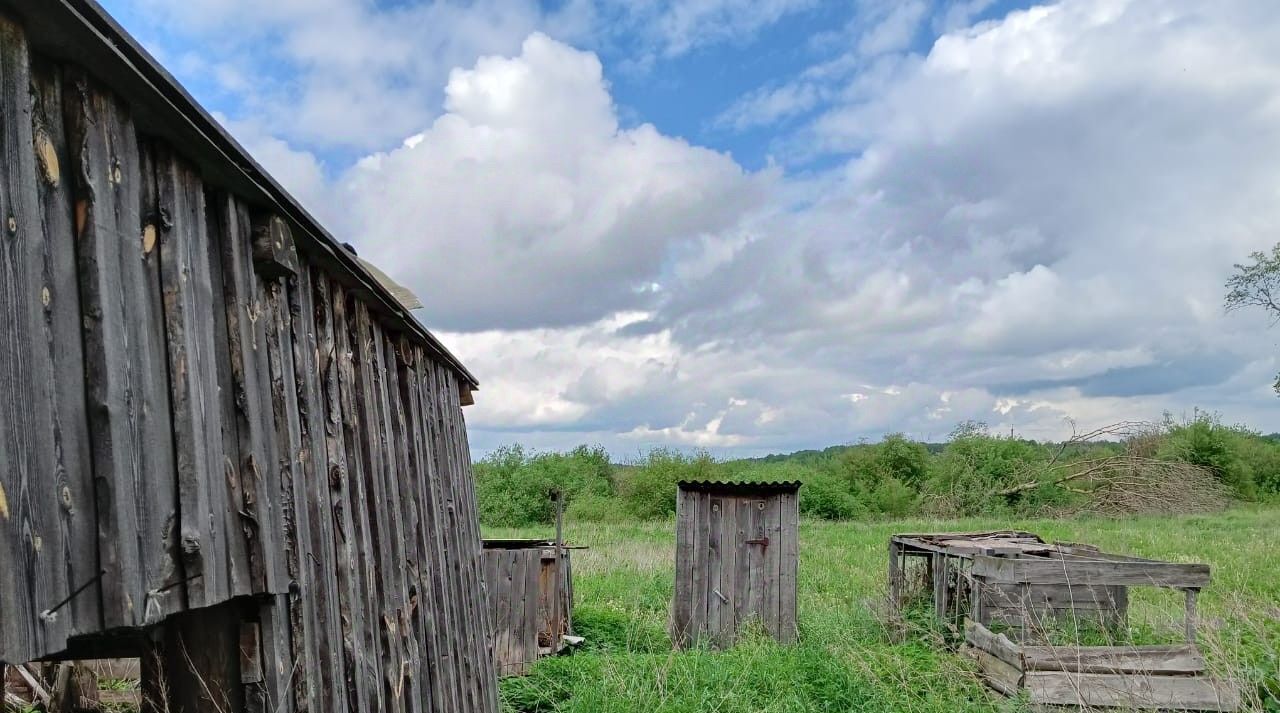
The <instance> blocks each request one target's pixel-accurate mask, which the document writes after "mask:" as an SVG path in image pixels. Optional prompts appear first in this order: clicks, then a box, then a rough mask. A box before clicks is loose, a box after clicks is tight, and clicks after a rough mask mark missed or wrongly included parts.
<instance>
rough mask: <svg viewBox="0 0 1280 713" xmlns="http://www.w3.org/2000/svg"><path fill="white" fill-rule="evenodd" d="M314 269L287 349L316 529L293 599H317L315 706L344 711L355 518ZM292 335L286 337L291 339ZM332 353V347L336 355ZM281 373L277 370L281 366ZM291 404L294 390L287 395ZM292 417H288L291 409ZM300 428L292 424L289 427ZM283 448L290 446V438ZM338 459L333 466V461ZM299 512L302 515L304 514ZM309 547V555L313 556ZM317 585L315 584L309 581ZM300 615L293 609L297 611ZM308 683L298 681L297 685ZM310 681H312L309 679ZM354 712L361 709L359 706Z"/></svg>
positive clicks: (303, 553)
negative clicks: (332, 436) (335, 454)
mask: <svg viewBox="0 0 1280 713" xmlns="http://www.w3.org/2000/svg"><path fill="white" fill-rule="evenodd" d="M312 270H313V268H311V267H310V266H309V265H306V264H301V265H299V267H298V272H297V277H296V279H295V280H294V281H292V282H290V283H288V284H287V285H286V287H287V291H288V310H289V315H288V322H289V343H290V345H291V347H292V350H293V352H292V354H291V355H285V354H282V355H281V359H282V363H281V365H280V368H281V369H282V372H281V373H282V375H284V376H286V378H284V379H282V381H284V382H286V383H287V382H288V379H287V371H284V370H287V369H288V368H289V366H290V365H289V364H287V363H285V362H287V361H288V360H289V359H290V357H291V358H292V368H293V381H294V387H295V392H294V398H295V406H296V408H297V411H298V427H299V434H298V437H299V441H298V451H297V460H298V462H299V464H300V465H301V471H302V476H301V481H300V482H299V481H295V482H294V489H293V492H294V498H293V503H294V508H295V512H297V511H299V510H301V509H305V510H306V518H307V524H308V527H307V529H306V530H305V531H304V530H302V529H299V531H298V532H299V537H300V538H301V537H303V536H304V535H305V536H306V537H307V539H308V542H307V543H306V544H305V545H304V544H302V543H299V545H298V552H299V555H298V566H299V570H300V574H301V575H302V579H301V586H302V587H303V588H304V589H303V591H299V592H296V593H295V592H291V593H290V596H291V598H292V599H291V601H293V600H297V599H301V598H306V599H308V600H310V601H312V602H313V603H314V607H315V611H314V616H315V619H314V620H312V619H310V618H308V619H307V620H306V621H307V623H308V624H311V623H314V625H315V627H316V632H315V634H314V635H311V634H307V635H306V636H310V637H311V638H313V639H315V641H316V651H317V656H318V657H319V658H320V661H321V666H322V671H323V672H322V674H321V678H320V681H319V683H318V686H317V688H318V689H319V691H318V693H319V696H320V702H319V707H318V708H313V709H312V710H313V711H330V710H340V709H342V708H344V707H346V705H347V695H348V693H352V694H353V695H354V693H355V691H356V689H355V686H354V685H353V684H352V683H351V681H350V680H349V679H348V675H349V674H348V671H349V667H348V665H347V663H346V662H347V661H348V660H349V658H346V657H350V656H354V651H352V650H350V649H349V648H348V647H347V646H346V644H345V642H347V641H350V638H351V634H350V631H349V629H350V625H351V621H350V617H349V616H347V617H344V615H343V614H344V612H346V611H347V609H346V607H345V605H344V603H343V598H342V595H343V594H344V593H345V592H346V591H347V590H346V589H344V588H343V585H344V584H345V583H346V580H345V579H340V577H339V573H340V572H346V571H347V569H348V568H349V566H350V559H349V553H348V552H347V551H346V549H345V543H344V545H343V547H339V545H338V544H337V540H338V534H336V533H335V529H337V531H338V533H341V532H350V529H349V528H348V529H346V530H342V529H341V527H342V526H343V523H344V522H345V521H346V518H347V517H348V514H347V511H346V509H345V506H344V505H343V498H344V495H343V492H344V490H345V488H344V485H343V479H344V477H345V476H344V474H343V472H342V468H341V464H340V463H332V464H331V462H330V461H329V459H328V452H330V451H335V450H337V451H340V450H341V449H340V448H338V447H337V446H330V445H329V444H328V436H327V434H326V425H327V424H328V419H327V416H328V411H327V410H326V405H325V400H324V385H325V384H326V383H327V381H326V380H325V379H324V378H323V374H324V373H326V372H327V370H325V371H324V372H322V369H321V366H320V364H321V362H322V361H324V362H325V363H326V364H327V363H328V361H327V358H326V359H324V360H322V359H321V357H320V342H319V340H318V339H317V333H318V330H317V326H316V325H317V319H320V320H321V321H322V322H323V320H324V316H325V315H326V314H327V313H326V312H325V311H324V310H323V309H321V310H320V311H319V312H318V311H317V307H318V306H319V305H318V304H317V302H316V299H315V288H314V285H313V283H312V274H313V273H312ZM283 340H284V337H283V335H282V336H281V343H282V344H283ZM329 353H330V352H326V354H329ZM273 372H274V369H273ZM283 396H284V398H285V405H286V407H287V404H288V394H284V395H283ZM286 419H288V415H287V414H286ZM289 427H290V428H292V424H290V426H289ZM280 448H281V449H284V448H285V446H284V445H283V444H282V445H281V446H280ZM331 465H332V470H330V467H331ZM298 517H301V516H300V515H299V516H298ZM308 553H309V554H308ZM308 585H309V586H308ZM290 612H291V614H292V608H291V610H290ZM300 685H301V684H295V688H298V687H300ZM308 685H310V684H308ZM352 710H354V709H352Z"/></svg>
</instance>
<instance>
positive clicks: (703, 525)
mask: <svg viewBox="0 0 1280 713" xmlns="http://www.w3.org/2000/svg"><path fill="white" fill-rule="evenodd" d="M696 498H697V499H696V505H695V507H696V508H697V510H696V512H697V514H696V515H695V516H694V529H693V532H694V546H693V575H692V581H693V611H692V616H691V617H690V619H689V636H690V638H691V640H693V641H696V640H698V639H702V638H703V637H705V636H706V635H707V599H708V597H711V596H714V595H712V594H711V589H710V582H709V581H708V574H707V573H708V571H709V568H708V566H707V561H708V560H709V559H710V558H709V553H710V551H711V550H710V547H709V545H708V535H709V532H708V529H707V524H708V522H709V521H710V514H711V498H710V497H709V496H708V495H707V493H702V492H699V493H697V494H696Z"/></svg>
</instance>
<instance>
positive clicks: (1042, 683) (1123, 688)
mask: <svg viewBox="0 0 1280 713" xmlns="http://www.w3.org/2000/svg"><path fill="white" fill-rule="evenodd" d="M1025 685H1026V688H1027V691H1028V693H1029V694H1030V698H1031V702H1032V703H1036V704H1047V705H1066V706H1105V707H1117V708H1154V709H1174V710H1205V711H1233V710H1236V709H1237V708H1239V707H1240V695H1239V692H1238V691H1237V690H1236V689H1235V688H1234V687H1233V686H1230V685H1227V684H1225V683H1223V682H1220V681H1217V680H1215V679H1212V678H1202V677H1186V676H1147V675H1141V674H1110V673H1068V672H1064V671H1054V672H1050V671H1028V672H1027V673H1026V674H1025Z"/></svg>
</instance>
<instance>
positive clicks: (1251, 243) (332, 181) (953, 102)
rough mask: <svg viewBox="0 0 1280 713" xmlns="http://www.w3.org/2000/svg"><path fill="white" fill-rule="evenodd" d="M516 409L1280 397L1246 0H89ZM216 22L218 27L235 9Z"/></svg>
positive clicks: (1274, 235) (1273, 159) (1265, 130)
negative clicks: (1225, 302)
mask: <svg viewBox="0 0 1280 713" xmlns="http://www.w3.org/2000/svg"><path fill="white" fill-rule="evenodd" d="M107 5H108V8H109V9H110V10H111V11H112V12H113V13H115V14H116V15H117V16H118V17H119V19H120V20H121V21H122V23H123V24H124V25H125V27H126V28H127V29H129V30H130V31H132V32H134V33H135V34H136V35H138V36H139V38H140V39H141V40H142V41H143V43H144V44H146V45H147V46H148V47H149V48H150V49H151V50H152V51H153V52H154V53H155V54H156V55H157V56H158V57H159V58H160V59H161V61H162V62H165V63H166V64H167V65H168V66H170V67H171V68H172V69H173V70H174V71H175V74H177V76H178V77H179V78H180V79H181V80H182V81H184V83H186V84H188V85H189V87H190V88H191V89H192V90H193V92H194V93H195V94H196V96H197V98H199V99H200V100H201V101H202V102H203V103H205V104H206V106H208V107H209V108H210V109H212V110H214V111H215V112H217V113H218V114H219V115H220V116H221V117H223V118H224V119H225V121H226V123H227V124H228V125H229V126H230V127H231V129H232V131H233V133H235V134H236V135H237V136H238V137H239V138H240V139H241V140H242V141H243V142H244V143H245V144H246V146H247V147H248V148H249V149H250V151H251V152H253V153H254V155H255V156H257V157H258V158H259V159H260V160H261V161H262V162H263V164H264V165H265V166H266V167H267V168H268V170H270V171H272V172H273V173H274V174H275V175H276V176H277V178H279V179H280V180H281V181H282V182H283V183H284V184H285V185H286V187H288V188H289V189H290V190H291V191H293V192H294V193H295V195H297V196H298V197H299V198H300V199H301V200H302V202H303V203H304V204H305V205H307V206H308V207H309V208H310V209H311V210H312V211H313V212H315V213H316V214H317V215H318V216H319V217H320V218H321V220H322V221H323V222H325V223H326V224H327V225H328V226H329V227H330V228H331V230H332V231H333V232H334V233H335V234H336V235H339V236H341V237H342V239H344V240H349V241H350V242H352V243H353V244H355V245H356V246H357V248H358V249H359V250H360V253H361V255H362V256H365V257H368V258H370V259H371V260H373V261H374V262H375V263H377V264H379V265H380V266H381V267H382V268H383V269H384V270H386V271H387V272H388V273H389V274H391V275H392V276H393V277H395V278H396V279H397V280H399V281H401V282H403V283H404V284H406V285H408V286H410V287H412V288H413V289H414V290H415V291H416V292H417V293H418V295H419V296H420V297H421V298H422V300H423V302H424V303H426V308H425V309H424V310H423V311H421V312H420V313H419V315H420V317H421V318H422V320H423V321H424V323H425V324H427V326H428V327H430V328H432V329H433V330H434V331H436V332H437V334H439V335H440V336H441V337H442V339H443V340H444V341H445V342H446V344H448V345H449V346H450V348H451V349H452V350H453V351H454V352H455V353H457V354H458V355H459V356H460V357H461V358H462V359H463V360H464V361H465V362H466V363H467V364H468V365H469V366H470V368H471V369H472V371H474V372H475V373H476V374H477V376H478V377H479V378H480V380H481V382H482V391H481V392H480V393H479V394H478V395H477V404H476V405H475V406H474V407H471V408H469V409H468V412H467V416H468V419H469V427H470V432H471V439H472V446H473V448H474V449H476V450H477V451H480V452H483V451H485V450H488V449H490V448H492V447H494V446H497V445H499V444H502V443H507V442H513V441H519V442H522V443H526V444H529V445H533V446H535V447H542V448H560V447H569V446H572V445H575V444H577V443H581V442H593V443H602V444H604V445H605V446H606V447H608V448H609V449H610V450H611V451H613V453H614V454H615V455H617V456H626V455H628V454H633V453H635V452H636V451H637V450H639V449H644V448H647V447H650V446H654V445H671V446H679V447H705V448H708V449H712V450H713V451H715V452H719V453H725V454H730V453H733V454H739V453H740V454H759V453H766V452H778V451H786V450H794V449H798V448H806V447H822V446H826V445H830V444H834V443H842V442H850V441H856V440H858V439H861V438H872V439H875V438H878V437H879V436H880V435H881V434H884V433H886V432H895V431H902V432H906V433H907V434H909V435H911V436H913V437H916V438H922V439H930V440H941V439H943V438H945V436H946V434H947V433H948V432H949V431H950V430H951V428H952V427H953V426H954V425H955V424H956V423H957V422H959V421H963V420H970V419H973V420H981V421H985V422H988V423H989V424H991V426H992V427H993V428H994V429H998V430H1000V431H1008V430H1009V429H1013V430H1014V431H1016V432H1018V433H1020V434H1023V435H1026V436H1028V437H1033V438H1054V437H1061V436H1062V435H1064V434H1065V433H1066V432H1068V431H1069V429H1070V426H1069V425H1068V423H1067V421H1066V419H1068V418H1072V419H1075V420H1076V421H1078V422H1079V423H1081V424H1082V425H1085V426H1096V425H1101V424H1103V423H1109V422H1113V421H1119V420H1124V419H1144V418H1148V419H1149V418H1155V417H1158V416H1159V415H1160V413H1161V412H1162V411H1165V410H1169V411H1172V412H1174V413H1175V414H1177V413H1184V412H1188V411H1190V410H1191V409H1192V408H1193V407H1199V408H1202V409H1209V410H1215V411H1220V412H1222V413H1223V414H1224V415H1225V416H1226V417H1227V418H1228V419H1229V420H1239V421H1244V422H1247V423H1249V424H1250V425H1252V426H1254V427H1257V428H1261V429H1264V430H1280V415H1278V414H1280V410H1278V409H1276V402H1275V395H1274V393H1273V392H1272V391H1271V389H1270V384H1271V383H1272V379H1273V375H1274V373H1275V372H1276V371H1277V370H1280V366H1278V362H1280V359H1277V349H1276V335H1277V333H1276V332H1268V330H1267V326H1268V322H1267V320H1266V318H1265V317H1264V316H1263V315H1261V314H1247V313H1238V314H1224V312H1223V309H1222V296H1223V287H1222V285H1223V282H1224V281H1225V280H1226V278H1227V277H1228V276H1229V274H1230V272H1231V269H1232V264H1233V263H1234V262H1238V261H1240V260H1243V259H1244V258H1245V256H1246V255H1247V254H1248V253H1249V252H1250V251H1253V250H1261V249H1265V248H1268V247H1269V246H1270V245H1272V244H1274V243H1275V242H1276V241H1277V240H1280V16H1278V15H1277V13H1275V12H1274V8H1273V7H1272V3H1271V2H1270V0H1223V1H1222V2H1216V3H1212V4H1208V3H1202V2H1199V1H1198V0H1060V1H1059V2H1056V3H1051V4H1043V5H1033V6H1027V4H1026V3H1021V4H1018V5H1016V6H1014V5H1011V4H1010V3H1007V2H993V1H992V0H956V1H954V2H942V1H940V0H937V1H931V0H906V1H903V2H899V1H896V0H858V1H857V2H853V3H848V4H845V3H841V4H839V5H838V6H837V5H836V4H834V3H822V2H816V1H815V0H766V1H764V2H758V1H752V2H747V1H746V0H690V1H688V2H668V1H667V0H649V1H646V2H642V3H632V2H624V1H623V0H600V1H599V2H587V1H586V0H565V1H564V2H556V3H547V2H542V3H539V2H533V1H532V0H530V1H528V2H516V1H514V0H513V1H511V2H501V1H499V0H479V1H478V2H474V3H470V4H466V5H461V4H458V3H453V2H443V1H418V0H402V1H398V2H386V3H378V2H372V1H371V0H283V1H282V2H277V3H261V2H250V1H249V0H185V1H184V2H178V1H177V0H113V2H108V3H107ZM246 28H247V29H246Z"/></svg>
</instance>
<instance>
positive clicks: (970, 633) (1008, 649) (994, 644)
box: [964, 620, 1025, 669]
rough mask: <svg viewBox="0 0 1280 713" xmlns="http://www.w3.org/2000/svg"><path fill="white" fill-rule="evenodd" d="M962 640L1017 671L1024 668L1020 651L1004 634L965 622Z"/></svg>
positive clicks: (977, 623) (975, 623)
mask: <svg viewBox="0 0 1280 713" xmlns="http://www.w3.org/2000/svg"><path fill="white" fill-rule="evenodd" d="M964 638H965V642H966V643H968V644H969V645H970V646H972V647H973V648H975V649H978V650H980V651H985V652H986V653H988V654H991V655H992V656H995V657H996V658H998V659H1000V660H1001V661H1004V662H1005V663H1007V664H1009V665H1010V666H1014V667H1016V668H1018V669H1023V668H1025V664H1024V663H1023V660H1022V649H1020V648H1019V647H1018V646H1017V645H1016V644H1014V643H1013V642H1012V641H1010V640H1009V637H1007V636H1005V635H1004V634H995V633H992V631H991V630H990V629H988V628H987V627H985V626H983V625H982V624H981V623H979V622H975V621H972V620H970V621H966V622H965V625H964Z"/></svg>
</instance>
